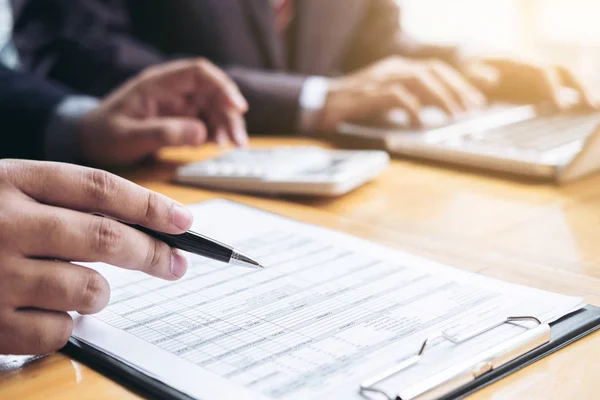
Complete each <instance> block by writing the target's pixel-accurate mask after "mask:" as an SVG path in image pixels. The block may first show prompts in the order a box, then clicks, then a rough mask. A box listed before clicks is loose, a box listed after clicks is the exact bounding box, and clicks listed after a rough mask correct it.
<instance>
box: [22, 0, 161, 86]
mask: <svg viewBox="0 0 600 400" xmlns="http://www.w3.org/2000/svg"><path fill="white" fill-rule="evenodd" d="M18 3H19V4H18V7H16V9H15V14H16V17H15V27H14V41H15V44H16V46H17V49H18V51H19V56H20V58H21V61H22V63H23V65H24V67H25V68H26V69H28V70H29V71H32V72H33V73H34V74H36V75H37V76H41V77H47V78H49V79H52V80H56V81H58V82H61V83H63V84H65V85H67V86H69V87H71V88H73V89H75V90H77V91H80V92H83V93H87V94H91V95H95V96H103V95H105V94H107V93H109V92H110V91H111V90H112V89H114V88H115V87H116V86H118V85H119V84H120V83H122V82H123V81H125V80H127V79H128V78H130V77H131V76H133V75H135V74H137V73H138V72H139V71H141V70H142V69H144V68H146V67H148V66H150V65H153V64H158V63H160V62H162V61H164V60H165V59H166V57H165V56H164V55H163V54H162V53H161V52H159V51H158V50H156V49H155V48H153V47H152V46H150V45H147V44H145V43H143V42H141V41H139V40H137V39H136V38H135V36H134V34H133V33H132V32H131V30H132V26H131V21H130V20H129V16H128V13H127V8H126V7H125V4H124V3H123V1H122V0H85V1H81V0H76V1H65V0H45V1H40V0H20V1H19V2H18Z"/></svg>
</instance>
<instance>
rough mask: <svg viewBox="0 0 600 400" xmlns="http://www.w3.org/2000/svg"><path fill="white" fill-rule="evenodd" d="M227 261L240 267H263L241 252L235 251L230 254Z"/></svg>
mask: <svg viewBox="0 0 600 400" xmlns="http://www.w3.org/2000/svg"><path fill="white" fill-rule="evenodd" d="M229 262H230V263H231V264H235V265H239V266H241V267H250V268H260V269H263V268H264V267H263V266H262V265H261V264H260V263H259V262H258V261H255V260H253V259H252V258H250V257H248V256H247V255H245V254H242V253H240V252H237V251H236V252H234V253H233V254H232V255H231V259H230V261H229Z"/></svg>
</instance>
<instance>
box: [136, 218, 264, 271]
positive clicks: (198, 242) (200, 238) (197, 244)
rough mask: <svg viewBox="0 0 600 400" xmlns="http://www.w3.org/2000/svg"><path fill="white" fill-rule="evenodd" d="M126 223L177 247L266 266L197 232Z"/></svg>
mask: <svg viewBox="0 0 600 400" xmlns="http://www.w3.org/2000/svg"><path fill="white" fill-rule="evenodd" d="M125 225H128V226H130V227H132V228H135V229H137V230H138V231H141V232H144V233H146V234H148V235H150V236H152V237H154V238H156V239H158V240H161V241H163V242H165V243H166V244H168V245H169V246H171V247H174V248H176V249H180V250H184V251H187V252H190V253H193V254H198V255H200V256H203V257H207V258H211V259H213V260H217V261H221V262H224V263H227V264H232V265H238V266H240V267H247V268H264V267H263V266H262V265H260V263H259V262H258V261H255V260H253V259H252V258H250V257H248V256H247V255H245V254H244V253H242V252H241V251H239V250H236V249H234V248H233V247H231V246H228V245H226V244H223V243H220V242H218V241H216V240H214V239H211V238H209V237H206V236H204V235H201V234H199V233H196V232H192V231H187V232H185V233H182V234H180V235H170V234H168V233H163V232H158V231H155V230H152V229H148V228H145V227H143V226H140V225H134V224H125Z"/></svg>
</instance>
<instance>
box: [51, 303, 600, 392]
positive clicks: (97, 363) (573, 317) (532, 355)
mask: <svg viewBox="0 0 600 400" xmlns="http://www.w3.org/2000/svg"><path fill="white" fill-rule="evenodd" d="M550 326H551V328H552V333H551V339H550V342H549V343H547V344H545V345H543V346H540V347H538V348H537V349H535V350H533V351H531V352H529V353H527V354H525V355H523V356H521V357H519V358H517V359H515V360H513V361H511V362H509V363H506V364H504V365H503V366H502V367H500V368H498V369H496V370H493V371H491V372H488V373H487V374H485V375H483V376H481V377H480V378H478V379H476V380H474V381H473V382H471V383H469V384H467V385H465V386H463V387H461V388H460V389H458V390H456V391H454V392H452V393H449V394H447V395H446V396H444V397H442V398H441V399H440V400H452V399H460V398H463V397H466V396H468V395H470V394H472V393H474V392H476V391H478V390H480V389H482V388H484V387H486V386H488V385H491V384H492V383H494V382H497V381H499V380H501V379H502V378H504V377H506V376H508V375H510V374H512V373H514V372H517V371H519V370H521V369H523V368H525V367H527V366H529V365H531V364H533V363H535V362H536V361H538V360H540V359H542V358H544V357H546V356H548V355H550V354H552V353H554V352H556V351H558V350H560V349H562V348H564V347H566V346H568V345H569V344H571V343H573V342H576V341H577V340H579V339H581V338H583V337H584V336H587V335H589V334H591V333H593V332H595V331H596V330H598V329H600V308H599V307H595V306H591V305H588V306H585V307H584V308H582V309H580V310H578V311H576V312H574V313H572V314H569V315H567V316H565V317H563V318H561V319H559V320H557V321H555V322H553V323H552V324H550ZM61 352H62V353H64V354H66V355H67V356H69V357H71V358H73V359H75V360H77V361H79V362H81V363H83V364H85V365H87V366H89V367H90V368H92V369H94V370H95V371H97V372H99V373H101V374H102V375H104V376H106V377H107V378H109V379H111V380H113V381H115V382H116V383H118V384H120V385H122V386H124V387H126V388H128V389H130V390H132V391H133V392H135V393H137V394H138V395H140V396H142V397H145V398H147V399H152V400H154V399H156V400H163V399H168V400H194V398H193V397H190V396H189V395H187V394H185V393H183V392H180V391H178V390H176V389H174V388H172V387H170V386H168V385H166V384H165V383H163V382H161V381H159V380H157V379H154V378H152V377H149V376H147V375H146V374H144V373H143V372H140V371H138V370H136V369H135V368H133V367H131V366H129V365H127V364H125V363H123V362H122V361H119V360H117V359H116V358H113V357H111V356H109V355H107V354H105V353H103V352H101V351H99V350H97V349H95V348H94V347H92V346H89V345H88V344H86V343H84V342H82V341H80V340H77V339H76V338H71V339H70V340H69V342H68V343H67V345H66V346H65V347H64V348H63V349H61Z"/></svg>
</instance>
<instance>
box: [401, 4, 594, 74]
mask: <svg viewBox="0 0 600 400" xmlns="http://www.w3.org/2000/svg"><path fill="white" fill-rule="evenodd" d="M397 1H398V3H399V4H400V5H401V6H402V10H403V16H402V19H403V21H402V23H403V26H404V27H405V29H406V31H407V32H409V33H411V34H412V35H414V36H415V37H417V38H420V39H422V40H427V41H432V42H437V43H450V44H455V43H469V45H470V46H471V45H472V46H474V47H475V49H477V48H481V49H486V50H487V49H495V50H499V51H508V52H514V53H518V54H524V55H528V56H534V57H538V58H540V59H543V60H547V61H551V62H556V63H560V64H564V65H568V66H571V67H572V68H574V69H575V70H577V71H578V72H581V73H584V74H586V76H587V77H589V79H591V80H593V82H594V83H596V84H598V83H600V23H599V22H600V0H397Z"/></svg>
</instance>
